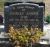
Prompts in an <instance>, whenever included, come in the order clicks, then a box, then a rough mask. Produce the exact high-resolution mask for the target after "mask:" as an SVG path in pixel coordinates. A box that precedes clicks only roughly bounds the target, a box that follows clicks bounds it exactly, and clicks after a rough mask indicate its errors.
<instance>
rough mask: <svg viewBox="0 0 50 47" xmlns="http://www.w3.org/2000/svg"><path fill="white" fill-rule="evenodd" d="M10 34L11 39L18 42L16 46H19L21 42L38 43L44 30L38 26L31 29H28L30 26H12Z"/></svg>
mask: <svg viewBox="0 0 50 47" xmlns="http://www.w3.org/2000/svg"><path fill="white" fill-rule="evenodd" d="M9 36H10V39H11V41H13V44H15V43H16V45H15V46H17V45H19V43H20V44H22V45H23V44H25V43H28V42H29V41H31V42H33V43H37V42H38V41H39V40H40V37H41V36H43V32H42V31H41V29H38V28H34V29H33V28H31V29H30V30H28V28H26V27H24V28H19V29H18V28H15V27H13V26H10V28H9ZM18 42H19V43H18ZM17 43H18V44H17Z"/></svg>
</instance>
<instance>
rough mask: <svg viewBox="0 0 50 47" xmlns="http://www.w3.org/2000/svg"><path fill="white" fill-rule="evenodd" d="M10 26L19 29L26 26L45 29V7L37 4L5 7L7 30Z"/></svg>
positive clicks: (19, 4)
mask: <svg viewBox="0 0 50 47" xmlns="http://www.w3.org/2000/svg"><path fill="white" fill-rule="evenodd" d="M10 24H13V25H15V26H16V27H17V28H20V27H22V26H23V25H24V26H28V27H31V26H32V27H34V28H35V27H38V28H41V29H42V28H43V7H39V5H37V4H30V3H18V4H12V5H10V6H5V29H6V30H7V28H8V26H9V25H10Z"/></svg>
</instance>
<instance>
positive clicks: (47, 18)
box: [46, 15, 50, 23]
mask: <svg viewBox="0 0 50 47" xmlns="http://www.w3.org/2000/svg"><path fill="white" fill-rule="evenodd" d="M46 22H48V23H50V15H48V16H47V17H46Z"/></svg>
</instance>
